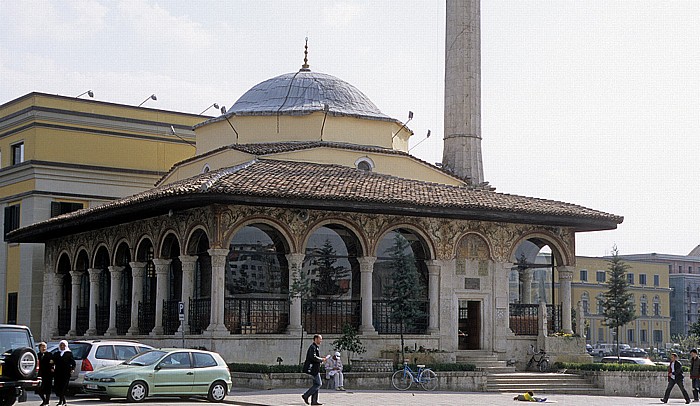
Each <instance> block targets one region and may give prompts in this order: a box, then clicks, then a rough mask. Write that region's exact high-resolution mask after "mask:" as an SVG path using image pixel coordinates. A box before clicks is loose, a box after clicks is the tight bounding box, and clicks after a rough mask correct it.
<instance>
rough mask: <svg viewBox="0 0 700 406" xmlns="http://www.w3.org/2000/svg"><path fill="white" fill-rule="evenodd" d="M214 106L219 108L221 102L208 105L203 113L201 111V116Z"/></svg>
mask: <svg viewBox="0 0 700 406" xmlns="http://www.w3.org/2000/svg"><path fill="white" fill-rule="evenodd" d="M212 107H214V108H215V109H218V108H219V104H218V103H214V104H212V105H211V106H209V107H207V108H206V109H204V111H202V112H201V113H199V115H200V116H201V115H202V114H204V113H205V112H206V111H207V110H209V109H210V108H212Z"/></svg>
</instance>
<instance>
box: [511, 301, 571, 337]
mask: <svg viewBox="0 0 700 406" xmlns="http://www.w3.org/2000/svg"><path fill="white" fill-rule="evenodd" d="M539 307H540V305H538V304H520V303H511V304H510V306H509V311H510V321H509V326H510V329H511V330H512V331H513V333H514V334H515V335H522V336H536V335H537V334H538V331H539V323H538V320H539ZM561 326H562V324H561V305H547V334H553V333H556V332H559V331H561Z"/></svg>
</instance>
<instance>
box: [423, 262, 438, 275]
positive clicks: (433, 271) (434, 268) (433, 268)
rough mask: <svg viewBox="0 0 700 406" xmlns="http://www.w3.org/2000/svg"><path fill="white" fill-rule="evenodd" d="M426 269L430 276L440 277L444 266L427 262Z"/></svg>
mask: <svg viewBox="0 0 700 406" xmlns="http://www.w3.org/2000/svg"><path fill="white" fill-rule="evenodd" d="M425 267H426V268H428V275H440V269H442V265H439V264H436V263H435V261H426V263H425Z"/></svg>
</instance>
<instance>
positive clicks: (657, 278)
mask: <svg viewBox="0 0 700 406" xmlns="http://www.w3.org/2000/svg"><path fill="white" fill-rule="evenodd" d="M659 279H660V278H659V275H654V286H659V282H660V280H659Z"/></svg>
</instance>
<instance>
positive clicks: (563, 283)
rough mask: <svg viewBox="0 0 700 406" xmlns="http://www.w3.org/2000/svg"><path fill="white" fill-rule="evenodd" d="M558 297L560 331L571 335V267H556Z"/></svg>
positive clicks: (572, 272)
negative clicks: (559, 303)
mask: <svg viewBox="0 0 700 406" xmlns="http://www.w3.org/2000/svg"><path fill="white" fill-rule="evenodd" d="M557 272H558V274H559V296H560V297H561V306H562V308H561V329H562V331H563V332H564V333H566V334H573V333H574V332H573V331H572V330H571V279H573V277H574V271H573V267H570V266H558V267H557Z"/></svg>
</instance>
